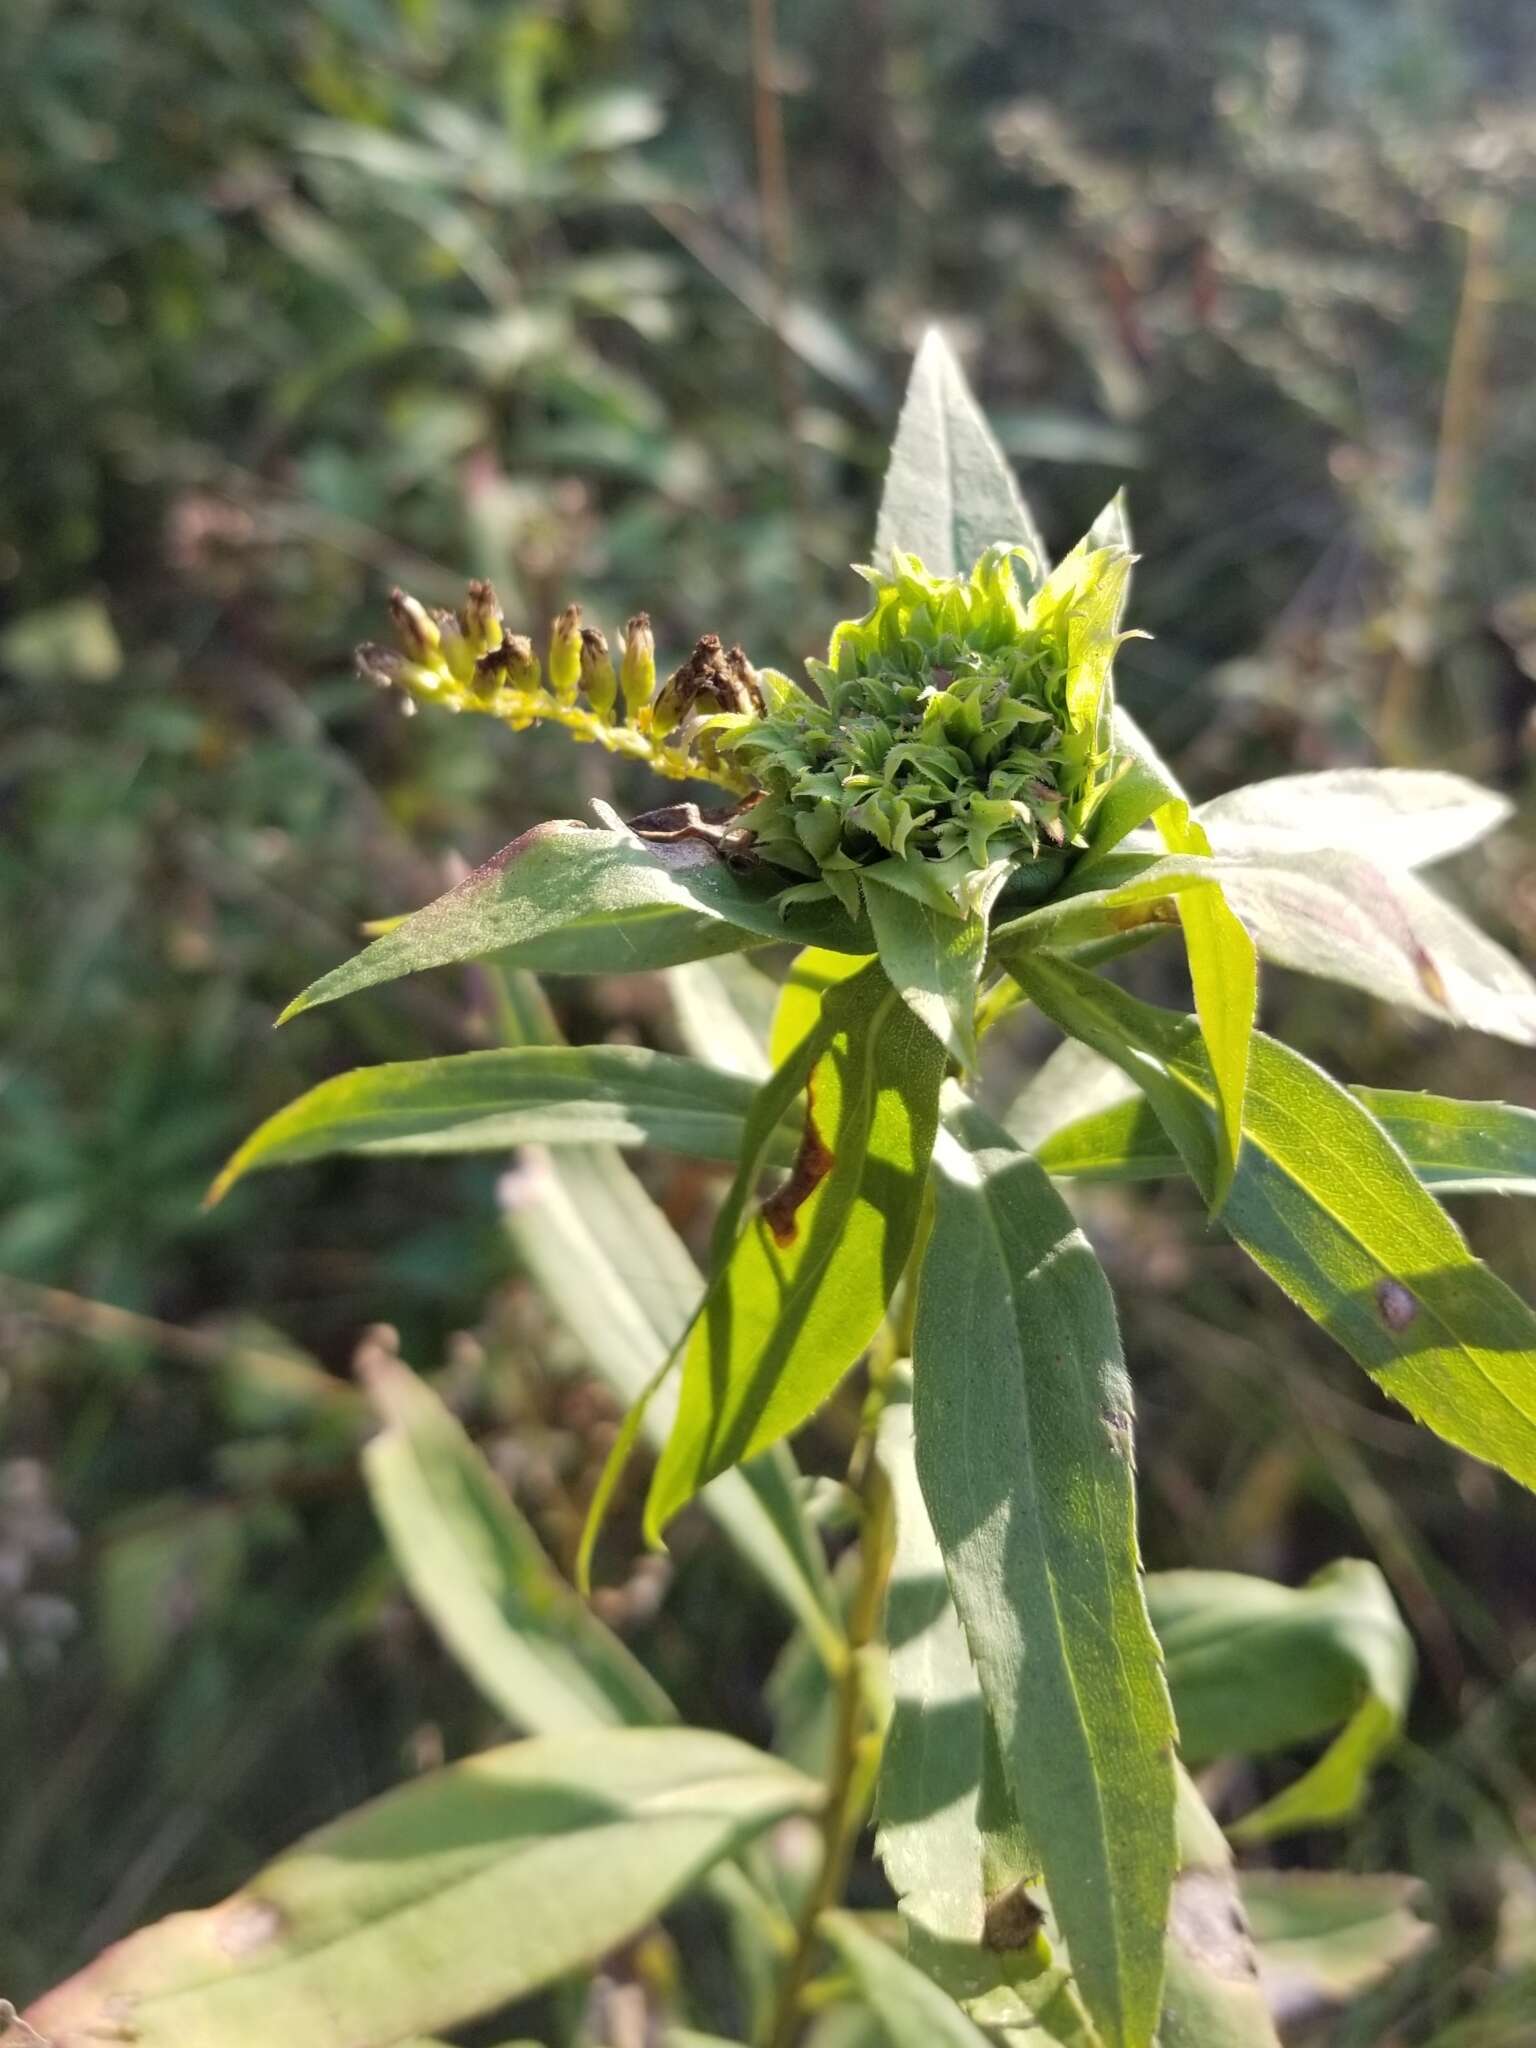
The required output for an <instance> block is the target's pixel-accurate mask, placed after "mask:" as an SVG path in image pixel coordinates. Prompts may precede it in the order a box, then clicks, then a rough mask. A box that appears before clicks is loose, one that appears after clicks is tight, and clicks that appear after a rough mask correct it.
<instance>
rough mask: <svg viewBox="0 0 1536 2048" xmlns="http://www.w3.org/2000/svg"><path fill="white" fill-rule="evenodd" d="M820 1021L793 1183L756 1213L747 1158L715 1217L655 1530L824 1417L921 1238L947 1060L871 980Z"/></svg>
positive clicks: (651, 1520) (854, 986)
mask: <svg viewBox="0 0 1536 2048" xmlns="http://www.w3.org/2000/svg"><path fill="white" fill-rule="evenodd" d="M821 1017H822V1021H821V1023H820V1024H819V1025H818V1026H817V1027H816V1029H815V1030H814V1031H813V1033H812V1035H811V1037H810V1038H809V1039H808V1040H806V1041H803V1042H802V1046H801V1048H800V1050H799V1051H798V1052H796V1053H794V1054H792V1055H791V1063H790V1074H791V1078H792V1079H793V1080H794V1085H795V1087H796V1088H798V1086H799V1082H800V1079H801V1078H803V1076H804V1074H805V1071H806V1069H807V1068H808V1069H809V1081H808V1083H807V1086H806V1122H805V1129H804V1134H803V1138H802V1143H801V1150H800V1154H799V1157H798V1158H797V1160H796V1163H795V1165H794V1167H793V1168H792V1169H791V1171H790V1175H789V1178H788V1180H787V1181H786V1182H785V1183H784V1185H783V1186H782V1187H781V1188H780V1189H779V1190H777V1191H776V1192H775V1194H774V1195H773V1196H772V1197H770V1199H769V1201H768V1202H766V1203H764V1204H763V1206H762V1207H761V1208H757V1209H754V1210H752V1212H751V1214H750V1216H748V1214H747V1211H748V1206H749V1204H750V1203H751V1201H752V1199H753V1196H754V1194H755V1188H756V1180H757V1176H758V1174H759V1172H760V1171H761V1154H759V1156H758V1157H756V1158H752V1157H749V1158H748V1160H747V1161H746V1163H745V1165H744V1166H743V1169H742V1171H741V1173H740V1174H739V1175H738V1178H737V1183H736V1187H735V1189H734V1190H733V1195H732V1200H731V1201H730V1202H729V1203H728V1204H727V1206H726V1209H725V1211H724V1212H723V1215H722V1218H721V1224H720V1227H719V1230H718V1232H717V1254H716V1261H717V1263H716V1272H715V1277H714V1278H713V1279H712V1281H711V1283H710V1289H709V1294H708V1297H707V1299H706V1302H705V1306H704V1312H703V1314H702V1315H701V1316H700V1318H699V1321H698V1322H697V1323H696V1324H695V1326H694V1329H693V1332H692V1334H691V1336H690V1337H689V1340H688V1346H687V1350H686V1352H685V1354H684V1359H683V1385H682V1398H681V1402H680V1405H679V1409H678V1418H677V1423H676V1426H675V1428H674V1430H673V1433H672V1435H671V1437H670V1438H669V1439H668V1442H667V1447H666V1450H665V1451H664V1453H663V1454H662V1458H661V1462H660V1464H659V1465H658V1466H657V1468H656V1475H655V1479H654V1481H653V1484H652V1488H651V1497H650V1501H649V1504H648V1508H647V1520H648V1524H649V1526H650V1528H651V1529H652V1530H653V1531H655V1530H659V1529H660V1528H661V1526H662V1525H663V1524H664V1523H665V1522H666V1521H667V1520H668V1519H669V1518H670V1516H672V1515H673V1514H675V1513H676V1511H677V1510H678V1508H680V1507H681V1506H682V1505H683V1503H684V1502H685V1501H687V1500H688V1499H689V1498H690V1497H691V1496H692V1495H693V1494H694V1493H696V1492H697V1491H698V1489H699V1487H700V1486H702V1485H703V1484H704V1482H705V1481H706V1480H708V1479H711V1478H713V1477H714V1476H715V1474H716V1473H718V1472H724V1471H726V1470H727V1469H728V1468H729V1467H730V1466H732V1465H734V1464H737V1463H739V1462H740V1460H741V1459H743V1458H749V1457H751V1456H752V1455H753V1453H754V1452H756V1451H759V1450H762V1449H765V1448H766V1447H767V1446H768V1445H769V1444H772V1443H776V1442H777V1441H778V1440H779V1439H780V1438H781V1437H784V1436H787V1435H788V1434H789V1433H790V1431H791V1430H793V1429H796V1428H798V1427H799V1425H800V1424H801V1423H802V1422H804V1421H805V1420H806V1418H807V1417H808V1416H809V1415H811V1414H812V1413H814V1411H815V1410H816V1409H817V1408H819V1407H820V1405H821V1403H822V1402H823V1401H824V1400H825V1399H826V1398H827V1396H828V1395H829V1394H830V1393H831V1392H832V1391H833V1389H834V1388H835V1387H836V1386H837V1383H838V1381H839V1380H841V1379H842V1377H843V1375H844V1374H845V1373H846V1372H847V1371H848V1369H849V1367H850V1366H851V1365H852V1364H853V1363H854V1361H855V1360H856V1359H857V1358H858V1356H859V1354H860V1352H861V1351H863V1349H864V1347H865V1346H866V1345H867V1344H868V1343H869V1341H870V1339H871V1338H872V1337H873V1336H874V1334H875V1331H876V1330H877V1328H878V1327H879V1325H880V1321H881V1319H882V1317H883V1316H884V1314H885V1311H886V1308H887V1306H888V1304H889V1302H890V1299H891V1296H892V1294H893V1292H894V1291H895V1287H896V1283H897V1282H898V1280H899V1279H900V1278H901V1274H902V1270H903V1268H904V1267H905V1264H906V1260H907V1255H908V1253H909V1252H910V1251H911V1249H912V1245H913V1242H914V1241H915V1239H916V1235H917V1227H918V1221H919V1218H920V1215H921V1210H922V1203H923V1190H924V1185H925V1177H926V1174H927V1169H928V1157H929V1153H930V1151H931V1149H932V1145H933V1134H934V1130H935V1127H936V1124H937V1121H938V1097H939V1086H940V1082H941V1081H942V1079H943V1072H944V1053H943V1048H942V1047H941V1046H940V1044H939V1042H938V1041H937V1039H935V1038H934V1036H933V1035H932V1033H931V1032H929V1031H928V1030H927V1029H926V1028H925V1027H924V1026H923V1025H921V1024H920V1023H919V1022H918V1021H917V1019H916V1017H914V1016H913V1014H912V1012H911V1011H910V1010H909V1009H908V1008H907V1006H906V1005H905V1004H904V1003H903V1002H902V1000H901V998H900V996H898V995H897V993H896V991H895V990H894V989H893V988H892V987H891V985H890V983H889V982H888V981H886V979H885V977H884V976H883V975H882V974H881V973H880V971H879V969H878V968H875V967H871V968H867V969H866V970H865V971H864V972H863V973H862V974H859V975H856V976H855V977H854V978H853V979H852V980H851V981H846V982H844V983H842V984H841V985H840V986H838V987H836V988H834V989H832V990H831V991H830V992H829V993H828V995H827V996H826V998H825V1000H824V1002H823V1005H822V1012H821ZM781 1071H783V1070H781ZM774 1086H775V1084H774V1083H770V1084H769V1086H768V1090H766V1091H765V1098H771V1091H772V1089H773V1088H774ZM776 1119H777V1111H776V1110H775V1111H774V1121H775V1122H776ZM772 1128H773V1124H772V1123H770V1124H769V1125H768V1130H769V1131H770V1132H771V1130H772ZM749 1145H750V1141H749Z"/></svg>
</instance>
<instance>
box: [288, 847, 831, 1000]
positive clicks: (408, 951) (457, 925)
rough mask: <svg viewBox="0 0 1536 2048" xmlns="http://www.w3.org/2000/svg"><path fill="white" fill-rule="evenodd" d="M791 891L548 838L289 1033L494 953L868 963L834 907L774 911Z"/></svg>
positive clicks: (618, 962) (354, 972)
mask: <svg viewBox="0 0 1536 2048" xmlns="http://www.w3.org/2000/svg"><path fill="white" fill-rule="evenodd" d="M782 887H783V877H782V876H774V875H772V874H770V873H768V872H767V871H762V872H758V873H754V874H750V875H740V874H738V873H736V871H735V870H734V869H732V868H730V867H728V866H727V865H726V863H725V862H724V861H722V860H720V859H718V858H717V857H716V855H715V853H714V852H713V850H712V849H711V848H710V847H708V846H705V845H702V844H700V843H698V842H696V841H693V840H681V841H677V842H669V843H667V844H664V845H657V846H648V845H645V844H643V843H642V842H641V841H639V840H638V839H636V838H634V837H633V836H632V835H630V834H627V833H623V832H614V831H598V830H596V829H593V828H590V827H588V826H584V825H578V824H575V823H572V822H571V821H569V820H565V821H556V822H553V823H550V824H546V825H536V826H535V827H534V828H533V830H532V831H531V832H525V833H524V834H523V836H522V837H521V838H520V839H514V840H513V841H512V843H511V845H510V846H504V847H503V848H502V850H501V852H500V853H498V854H495V855H494V856H493V857H492V858H491V859H490V860H488V861H487V862H486V863H485V865H484V866H483V867H479V868H476V870H475V872H474V873H473V874H472V875H467V876H466V877H465V879H464V880H463V881H462V882H460V883H458V884H457V886H456V887H454V888H452V889H450V890H449V891H448V893H447V895H445V896H440V897H438V899H437V901H436V902H435V903H429V904H428V905H427V906H426V908H425V909H424V910H418V911H417V912H416V913H415V915H414V916H413V917H408V918H406V919H405V921H404V923H402V924H398V925H396V926H395V927H394V928H393V930H391V931H388V932H386V933H385V934H384V936H383V937H382V938H380V939H375V940H374V942H373V944H372V945H371V946H369V947H368V948H367V949H366V950H365V951H364V952H361V953H359V954H357V955H356V956H355V957H354V958H353V959H351V960H348V961H346V962H345V963H344V964H343V965H342V966H340V967H336V968H333V969H332V970H331V972H330V973H329V974H326V975H322V976H321V978H320V980H319V981H317V982H315V983H313V985H312V986H311V987H309V988H307V989H305V991H304V993H303V994H302V995H300V996H297V997H296V998H295V999H294V1001H293V1002H291V1003H290V1004H289V1005H288V1008H287V1009H286V1010H285V1011H284V1012H283V1020H286V1019H287V1018H289V1017H295V1016H297V1015H298V1014H299V1012H300V1011H301V1010H310V1009H313V1008H315V1006H316V1005H317V1004H320V1003H331V1002H335V1001H336V999H337V998H338V997H339V996H347V995H353V994H355V993H356V991H357V990H359V989H364V988H371V987H373V986H375V985H376V984H377V983H379V982H384V981H396V980H398V979H399V978H400V976H401V975H404V974H416V973H419V972H420V971H421V970H422V969H423V968H427V967H446V966H451V965H453V964H454V963H456V962H459V961H463V960H480V959H484V958H486V957H487V956H489V955H492V954H494V955H496V956H497V957H498V958H499V959H500V960H502V961H503V962H504V963H505V964H507V965H512V966H519V967H531V968H533V969H535V970H536V971H537V972H539V973H545V974H628V973H634V972H637V971H639V970H640V969H642V968H655V967H673V966H675V965H677V963H678V962H679V961H683V960H700V959H707V958H709V957H710V956H712V955H714V954H717V953H733V952H738V951H740V950H741V948H742V947H744V946H755V945H761V944H763V943H764V942H765V941H767V940H770V939H790V940H796V941H799V942H800V943H802V944H813V945H825V946H834V947H842V946H844V945H846V946H847V947H848V948H849V949H850V950H853V951H860V950H862V951H865V952H867V951H868V950H869V943H870V942H869V940H868V938H867V937H865V938H864V940H863V942H862V945H861V944H860V942H859V939H858V935H857V932H856V930H855V928H854V927H853V926H852V925H851V924H850V923H849V920H848V919H847V917H846V916H845V915H844V913H843V912H842V911H840V910H839V909H838V908H837V907H836V905H834V904H814V905H811V906H809V907H805V906H795V907H792V908H791V909H790V910H789V911H788V912H787V913H785V915H784V916H782V917H781V915H780V912H779V908H778V905H777V903H776V902H775V900H774V899H775V897H776V896H777V894H778V893H779V891H780V890H781V889H782ZM280 1021H282V1020H280Z"/></svg>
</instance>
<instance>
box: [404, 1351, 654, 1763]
mask: <svg viewBox="0 0 1536 2048" xmlns="http://www.w3.org/2000/svg"><path fill="white" fill-rule="evenodd" d="M365 1377H366V1384H367V1388H368V1393H369V1397H370V1399H371V1400H372V1401H373V1403H374V1406H375V1407H376V1408H377V1409H378V1411H379V1413H380V1415H381V1417H382V1418H383V1421H384V1428H383V1430H382V1432H381V1433H380V1434H379V1435H378V1436H376V1437H374V1439H373V1440H372V1442H371V1443H370V1444H369V1445H368V1447H367V1449H366V1450H365V1451H364V1453H363V1473H364V1476H365V1478H366V1479H367V1482H368V1491H369V1495H370V1497H371V1498H372V1501H373V1505H374V1511H375V1512H376V1514H377V1515H378V1517H379V1520H380V1522H381V1523H382V1525H383V1528H384V1534H385V1537H386V1539H387V1540H388V1543H389V1547H390V1551H391V1554H392V1555H393V1557H394V1560H395V1562H396V1564H397V1565H398V1566H399V1568H400V1572H401V1575H402V1577H403V1578H404V1579H405V1582H406V1584H407V1586H409V1588H410V1590H411V1592H412V1594H413V1595H414V1597H415V1599H416V1602H417V1605H418V1606H419V1607H420V1608H421V1609H422V1611H423V1612H424V1613H425V1614H426V1615H427V1617H428V1618H429V1620H430V1621H431V1622H432V1624H433V1626H434V1627H435V1628H436V1629H437V1631H438V1633H439V1634H440V1635H441V1636H442V1638H443V1640H444V1642H445V1643H446V1644H447V1645H448V1648H449V1649H450V1650H451V1651H452V1652H453V1654H454V1656H455V1657H456V1658H457V1659H458V1661H459V1663H460V1664H461V1665H462V1666H463V1668H464V1669H465V1670H466V1671H467V1672H468V1673H469V1675H470V1677H471V1678H473V1679H474V1681H475V1683H476V1684H477V1685H478V1686H479V1687H480V1689H481V1691H482V1692H483V1693H484V1694H485V1696H486V1698H487V1699H489V1700H491V1701H492V1702H493V1703H494V1704H495V1705H496V1706H497V1707H499V1708H500V1709H501V1711H502V1712H503V1713H504V1714H505V1715H506V1716H507V1717H508V1719H509V1720H510V1721H512V1722H513V1723H514V1724H515V1725H516V1726H517V1727H520V1728H523V1729H525V1730H527V1731H528V1732H529V1733H530V1734H542V1735H553V1734H563V1733H569V1732H570V1731H571V1730H573V1729H576V1728H597V1727H604V1726H609V1725H611V1724H613V1723H615V1722H628V1723H630V1724H632V1725H633V1726H636V1727H647V1726H654V1725H656V1724H657V1723H658V1722H666V1721H671V1720H673V1719H674V1718H675V1715H674V1712H673V1709H672V1705H671V1702H670V1701H669V1700H668V1698H667V1696H666V1694H665V1693H664V1692H663V1691H662V1690H661V1688H660V1686H659V1685H657V1684H656V1682H655V1680H654V1679H653V1678H652V1677H651V1676H650V1674H649V1673H648V1672H647V1671H646V1670H645V1669H644V1668H643V1667H642V1666H641V1665H640V1664H638V1663H636V1661H635V1659H634V1658H633V1657H632V1656H631V1655H630V1653H629V1651H628V1650H626V1649H625V1647H624V1645H623V1644H622V1643H621V1642H620V1641H619V1639H618V1637H617V1636H615V1635H613V1634H612V1633H611V1632H610V1631H609V1630H608V1629H606V1628H605V1627H604V1626H603V1624H602V1623H601V1622H600V1621H599V1620H598V1618H597V1616H596V1615H595V1614H593V1613H592V1611H591V1610H590V1608H588V1607H587V1606H586V1604H585V1603H584V1602H583V1601H581V1600H580V1599H578V1598H577V1596H576V1594H575V1593H574V1592H573V1591H572V1590H571V1588H570V1587H569V1586H568V1585H567V1584H566V1583H565V1581H564V1580H563V1579H562V1578H561V1577H560V1575H559V1573H558V1572H557V1571H556V1570H555V1569H554V1567H553V1565H551V1563H550V1562H549V1559H548V1558H547V1557H546V1556H545V1554H544V1550H543V1548H542V1546H541V1545H540V1543H539V1540H538V1538H537V1537H536V1536H535V1535H534V1533H533V1530H532V1529H531V1528H530V1527H529V1526H528V1523H527V1522H526V1521H525V1520H524V1519H523V1517H522V1515H521V1514H519V1513H518V1511H517V1509H516V1508H515V1507H514V1506H513V1504H512V1502H511V1501H510V1500H509V1499H508V1498H507V1494H506V1490H505V1488H504V1487H502V1486H501V1485H500V1483H499V1482H498V1480H497V1478H496V1476H495V1474H494V1473H493V1472H492V1471H491V1469H490V1467H489V1466H488V1465H487V1464H486V1462H485V1459H484V1458H483V1457H482V1456H481V1455H480V1453H479V1451H478V1450H477V1449H476V1448H475V1446H474V1445H473V1444H472V1443H471V1442H470V1440H469V1438H468V1436H466V1434H465V1433H464V1430H463V1429H462V1428H461V1426H460V1425H459V1423H458V1422H457V1421H456V1420H455V1419H454V1417H453V1416H452V1415H450V1414H449V1412H448V1410H447V1409H446V1408H445V1407H444V1406H443V1404H442V1402H441V1401H440V1400H439V1399H438V1397H437V1395H436V1394H434V1393H433V1392H432V1390H431V1388H430V1387H428V1386H427V1385H426V1384H425V1383H424V1382H423V1381H422V1380H420V1379H418V1378H417V1376H416V1374H415V1373H413V1372H412V1371H411V1370H410V1369H409V1367H407V1366H404V1365H401V1364H400V1363H399V1362H398V1361H397V1360H395V1359H392V1358H389V1357H386V1356H384V1355H382V1354H380V1355H376V1356H373V1357H370V1358H368V1359H367V1360H366V1363H365Z"/></svg>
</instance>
